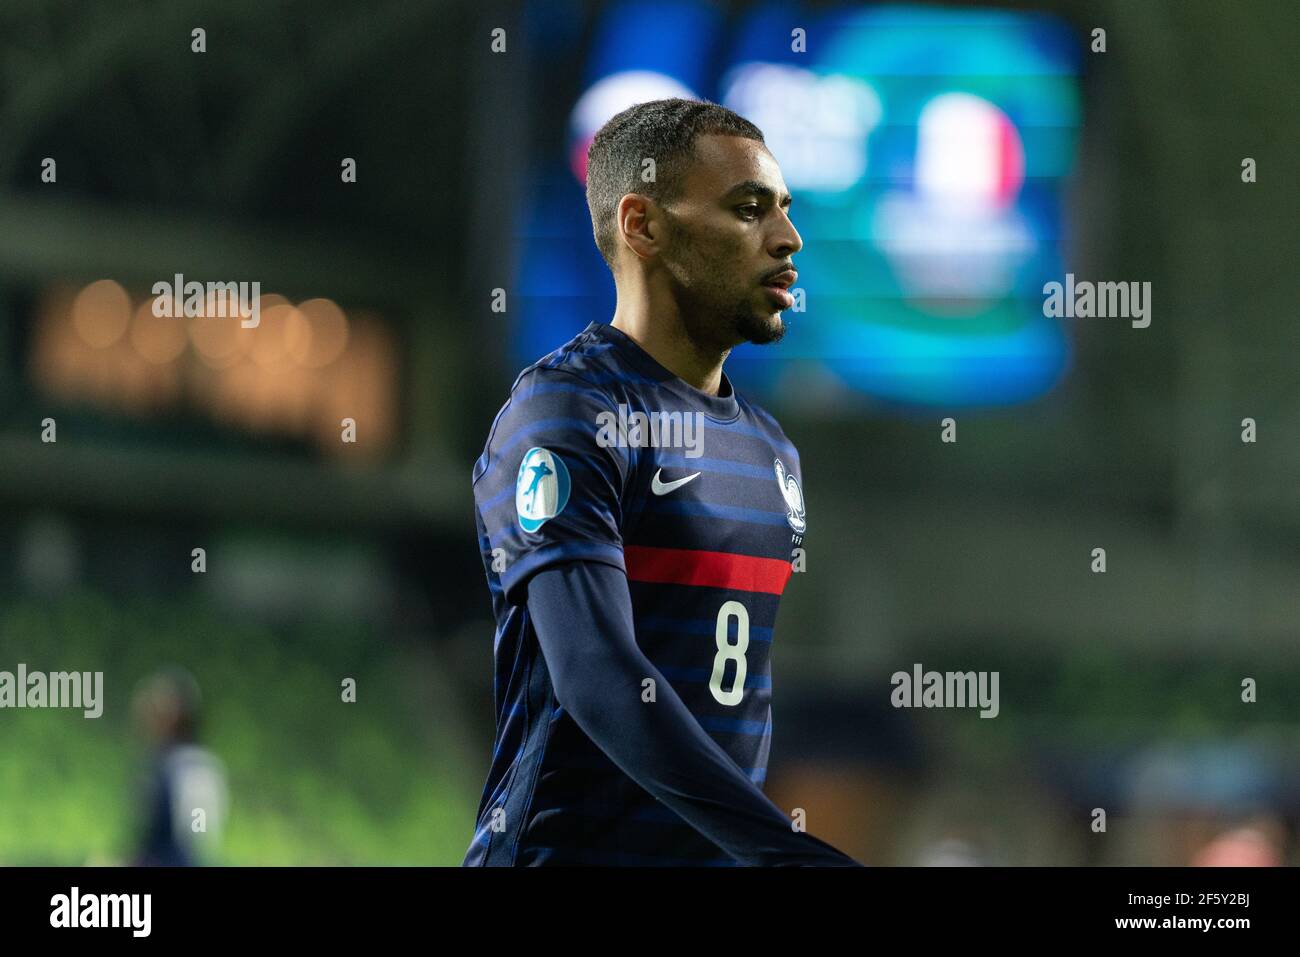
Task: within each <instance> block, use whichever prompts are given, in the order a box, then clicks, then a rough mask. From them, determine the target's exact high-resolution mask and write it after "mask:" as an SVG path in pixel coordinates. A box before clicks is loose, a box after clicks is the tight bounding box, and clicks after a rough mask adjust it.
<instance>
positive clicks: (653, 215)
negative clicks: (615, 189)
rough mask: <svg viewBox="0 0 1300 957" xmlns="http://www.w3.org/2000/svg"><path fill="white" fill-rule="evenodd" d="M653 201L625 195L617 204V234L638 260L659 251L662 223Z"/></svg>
mask: <svg viewBox="0 0 1300 957" xmlns="http://www.w3.org/2000/svg"><path fill="white" fill-rule="evenodd" d="M658 212H659V207H658V206H657V205H656V203H655V201H654V200H653V199H651V198H650V197H648V196H643V195H641V194H640V193H627V194H626V195H624V197H623V198H622V199H621V200H619V202H618V210H617V212H616V215H617V217H618V233H619V236H620V237H621V238H622V241H623V243H624V244H626V245H627V247H628V248H629V249H631V250H632V252H633V253H635V254H636V256H637V258H638V259H649V258H651V257H652V256H654V255H655V254H657V253H658V252H659V251H660V246H661V243H662V239H663V235H662V234H663V229H664V222H663V218H662V217H661V216H659V215H658Z"/></svg>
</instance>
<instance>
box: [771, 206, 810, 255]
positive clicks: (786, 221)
mask: <svg viewBox="0 0 1300 957" xmlns="http://www.w3.org/2000/svg"><path fill="white" fill-rule="evenodd" d="M779 211H780V214H781V215H780V217H779V218H778V219H777V220H776V222H777V224H778V225H777V228H776V230H775V231H774V232H773V233H772V237H771V240H770V244H769V251H770V252H771V254H772V255H773V256H775V257H776V258H778V259H783V258H785V257H787V256H791V255H793V254H794V253H797V252H798V251H799V250H801V249H803V237H802V236H800V235H799V230H797V229H795V228H794V223H792V222H790V217H789V215H788V214H787V213H786V211H785V210H784V209H781V210H779Z"/></svg>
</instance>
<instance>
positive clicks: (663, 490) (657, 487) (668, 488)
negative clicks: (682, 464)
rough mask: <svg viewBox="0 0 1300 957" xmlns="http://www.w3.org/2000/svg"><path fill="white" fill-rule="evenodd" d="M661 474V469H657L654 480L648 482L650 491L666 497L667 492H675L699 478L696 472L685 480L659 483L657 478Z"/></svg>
mask: <svg viewBox="0 0 1300 957" xmlns="http://www.w3.org/2000/svg"><path fill="white" fill-rule="evenodd" d="M662 473H663V469H659V470H658V471H656V472H655V476H654V478H652V479H651V480H650V491H652V492H654V493H655V494H656V495H667V494H668V493H669V492H675V491H677V490H678V489H679V488H681V487H682V486H683V485H685V484H686V483H687V482H689V481H691V480H692V479H697V478H699V477H700V473H699V472H696V473H695V474H694V475H688V476H686V478H679V479H677V480H675V481H672V482H661V481H659V476H660V475H661V474H662Z"/></svg>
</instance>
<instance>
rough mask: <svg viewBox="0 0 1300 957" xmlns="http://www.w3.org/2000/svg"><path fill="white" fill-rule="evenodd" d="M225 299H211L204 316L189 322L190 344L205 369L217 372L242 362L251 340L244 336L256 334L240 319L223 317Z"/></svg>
mask: <svg viewBox="0 0 1300 957" xmlns="http://www.w3.org/2000/svg"><path fill="white" fill-rule="evenodd" d="M220 307H221V298H220V297H219V296H216V295H212V296H209V297H208V298H207V300H206V302H205V305H204V313H205V315H202V316H194V317H192V318H190V319H189V324H190V342H192V343H194V351H195V352H197V353H198V354H199V359H200V360H201V361H202V362H203V364H204V365H206V366H208V367H210V368H213V369H228V368H229V367H230V366H232V365H234V364H235V363H236V362H238V361H239V358H240V355H241V353H242V352H243V350H244V349H245V348H246V347H247V343H248V339H247V338H245V337H241V336H240V333H241V332H245V333H247V332H256V331H257V330H256V329H245V328H244V327H243V325H242V324H241V320H240V318H239V317H238V316H230V315H227V316H224V317H222V316H219V315H217V312H218V309H219V308H220Z"/></svg>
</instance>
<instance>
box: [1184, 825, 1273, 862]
mask: <svg viewBox="0 0 1300 957" xmlns="http://www.w3.org/2000/svg"><path fill="white" fill-rule="evenodd" d="M1285 842H1286V831H1285V827H1284V826H1283V825H1282V824H1281V823H1280V822H1279V821H1277V820H1276V819H1274V818H1259V819H1257V820H1253V821H1250V822H1248V823H1246V824H1242V825H1240V826H1238V827H1234V828H1232V829H1230V830H1228V831H1225V832H1224V833H1223V834H1220V835H1219V836H1218V837H1216V838H1214V840H1212V841H1210V842H1209V843H1208V844H1206V845H1205V846H1204V847H1203V848H1201V849H1200V850H1199V851H1197V852H1196V854H1195V855H1194V856H1193V857H1192V866H1193V867H1281V866H1282V847H1283V845H1284V844H1285Z"/></svg>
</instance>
